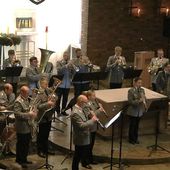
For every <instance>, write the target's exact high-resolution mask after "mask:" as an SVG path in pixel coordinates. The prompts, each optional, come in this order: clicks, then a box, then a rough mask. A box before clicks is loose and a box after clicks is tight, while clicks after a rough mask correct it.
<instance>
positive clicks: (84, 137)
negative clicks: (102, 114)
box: [71, 95, 98, 170]
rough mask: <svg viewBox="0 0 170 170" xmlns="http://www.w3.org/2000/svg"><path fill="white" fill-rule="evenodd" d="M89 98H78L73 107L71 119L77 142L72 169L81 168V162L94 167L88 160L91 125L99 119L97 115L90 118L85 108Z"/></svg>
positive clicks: (87, 166)
mask: <svg viewBox="0 0 170 170" xmlns="http://www.w3.org/2000/svg"><path fill="white" fill-rule="evenodd" d="M87 102H88V99H87V97H86V96H84V95H80V96H79V97H78V98H77V103H76V105H75V106H74V107H73V112H72V114H71V121H72V125H73V142H74V144H75V153H74V157H73V162H72V170H78V169H79V162H80V161H81V162H82V166H83V167H85V168H88V169H92V167H91V166H90V165H89V162H88V156H89V145H90V127H91V126H93V124H94V123H95V122H96V121H97V120H98V119H97V117H96V116H95V115H93V116H92V118H91V119H88V117H87V115H86V114H85V113H84V111H83V108H84V107H85V106H86V105H87Z"/></svg>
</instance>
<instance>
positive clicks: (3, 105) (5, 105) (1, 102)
mask: <svg viewBox="0 0 170 170" xmlns="http://www.w3.org/2000/svg"><path fill="white" fill-rule="evenodd" d="M14 101H15V94H14V93H13V87H12V85H11V84H9V83H6V84H5V85H4V88H3V90H2V91H0V111H2V113H3V111H4V110H13V106H14ZM6 119H7V117H5V115H4V114H1V115H0V125H1V129H0V135H1V134H2V132H3V129H4V128H5V126H6V122H5V121H6Z"/></svg>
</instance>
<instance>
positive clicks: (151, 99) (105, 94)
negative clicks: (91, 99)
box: [95, 88, 168, 138]
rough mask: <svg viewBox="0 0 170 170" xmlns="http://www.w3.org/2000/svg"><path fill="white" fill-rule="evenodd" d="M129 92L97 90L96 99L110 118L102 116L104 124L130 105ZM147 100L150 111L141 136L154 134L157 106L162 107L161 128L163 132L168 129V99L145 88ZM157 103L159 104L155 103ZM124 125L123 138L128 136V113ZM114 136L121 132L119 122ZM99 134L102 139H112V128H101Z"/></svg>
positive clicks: (140, 130) (145, 116)
mask: <svg viewBox="0 0 170 170" xmlns="http://www.w3.org/2000/svg"><path fill="white" fill-rule="evenodd" d="M128 90H129V88H121V89H107V90H96V91H95V92H96V97H97V99H98V101H99V102H100V103H101V104H102V105H103V107H104V109H105V110H106V112H107V114H108V116H109V117H108V118H107V117H106V116H105V115H100V116H99V119H100V121H101V122H102V123H103V124H106V123H107V122H108V121H109V120H110V119H111V118H112V117H113V116H114V115H116V114H117V113H118V112H119V111H120V110H121V109H122V108H123V107H124V106H125V105H127V104H128V99H127V95H128ZM144 90H145V94H146V98H147V101H148V107H149V110H148V112H147V113H145V114H144V116H143V117H142V119H141V122H140V127H139V134H140V135H146V134H154V132H155V126H156V115H155V114H156V113H155V111H154V110H155V106H154V105H155V104H156V105H159V106H160V117H159V128H160V130H163V129H165V128H166V125H167V119H168V101H167V97H166V96H164V95H162V94H159V93H156V92H154V91H152V90H149V89H147V88H144ZM156 101H157V103H155V102H156ZM124 115H125V116H124V123H123V136H127V135H128V126H129V120H128V116H127V115H126V113H124ZM114 126H115V127H114V134H115V135H114V136H115V137H116V136H117V135H118V134H119V132H120V124H119V120H117V121H116V122H115V125H114ZM98 134H99V135H101V136H102V137H106V138H110V137H111V127H110V128H108V129H105V131H103V130H102V129H101V128H99V130H98Z"/></svg>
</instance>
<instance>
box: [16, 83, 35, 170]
mask: <svg viewBox="0 0 170 170" xmlns="http://www.w3.org/2000/svg"><path fill="white" fill-rule="evenodd" d="M28 96H29V88H28V87H27V86H22V87H21V89H20V95H19V96H18V97H17V99H16V100H15V103H14V114H15V125H16V133H17V144H16V162H17V163H19V164H20V165H21V166H22V167H23V168H27V164H30V163H32V162H30V161H28V160H27V156H28V151H29V143H30V139H31V127H30V124H29V120H31V119H35V117H36V112H34V111H30V103H29V100H28Z"/></svg>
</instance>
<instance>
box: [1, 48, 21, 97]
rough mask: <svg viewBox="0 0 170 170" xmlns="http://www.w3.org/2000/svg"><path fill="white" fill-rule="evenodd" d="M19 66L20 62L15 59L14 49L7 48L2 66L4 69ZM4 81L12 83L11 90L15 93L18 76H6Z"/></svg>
mask: <svg viewBox="0 0 170 170" xmlns="http://www.w3.org/2000/svg"><path fill="white" fill-rule="evenodd" d="M18 66H21V62H20V61H19V60H17V59H16V55H15V51H14V50H8V58H7V59H6V60H4V64H3V67H4V69H5V68H6V67H18ZM6 82H7V83H10V84H12V86H13V92H14V93H15V94H17V85H18V82H19V77H18V76H15V77H6Z"/></svg>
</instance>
